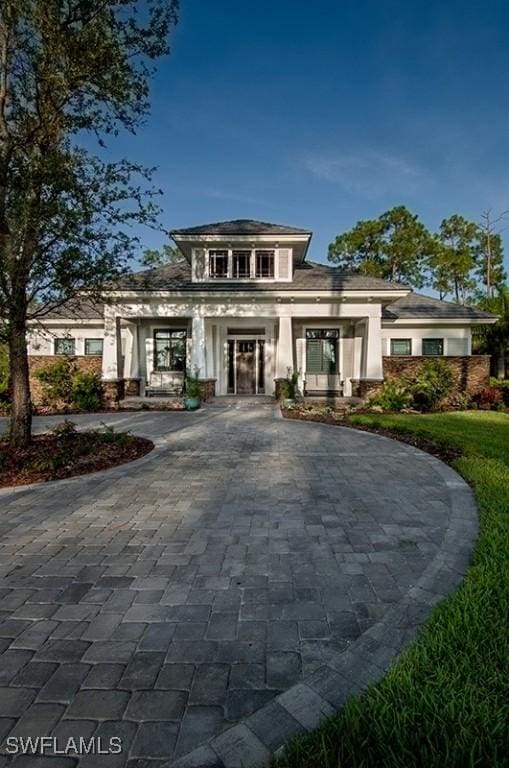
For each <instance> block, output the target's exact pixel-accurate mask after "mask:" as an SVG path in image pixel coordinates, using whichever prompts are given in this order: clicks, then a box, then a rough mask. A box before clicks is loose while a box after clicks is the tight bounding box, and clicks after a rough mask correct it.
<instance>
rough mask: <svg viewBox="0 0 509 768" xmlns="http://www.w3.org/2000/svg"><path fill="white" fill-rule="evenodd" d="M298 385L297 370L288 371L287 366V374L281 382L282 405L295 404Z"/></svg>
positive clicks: (286, 406)
mask: <svg viewBox="0 0 509 768" xmlns="http://www.w3.org/2000/svg"><path fill="white" fill-rule="evenodd" d="M298 385H299V371H293V373H292V372H291V371H290V368H288V375H287V377H286V380H285V382H284V383H283V390H282V391H283V405H284V407H285V408H288V407H289V406H291V405H295V400H296V397H297V394H298Z"/></svg>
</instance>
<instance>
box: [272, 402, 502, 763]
mask: <svg viewBox="0 0 509 768" xmlns="http://www.w3.org/2000/svg"><path fill="white" fill-rule="evenodd" d="M313 420H315V419H313ZM326 423H329V422H326ZM339 423H340V424H341V423H344V425H345V426H351V427H355V428H360V429H369V430H370V431H376V432H378V433H380V434H384V435H387V436H390V437H394V438H396V439H398V440H402V441H405V442H408V441H409V440H411V441H415V442H412V444H415V445H418V447H424V445H425V442H423V441H426V440H428V441H430V443H432V444H435V445H438V446H444V447H445V446H446V447H447V448H448V449H449V450H450V451H452V452H454V453H455V455H456V458H452V454H451V457H450V462H451V463H452V466H453V467H454V469H455V470H456V471H457V472H458V473H459V474H460V475H462V476H463V478H464V479H465V480H466V481H467V482H468V483H469V484H470V485H471V486H472V488H473V490H474V493H475V497H476V501H477V505H478V508H479V521H480V531H479V539H478V542H477V546H476V549H475V552H474V554H473V557H472V562H471V566H470V569H469V571H468V573H467V574H466V576H465V579H464V581H463V582H462V584H461V586H460V587H459V589H458V590H457V591H456V592H455V593H453V594H452V595H450V597H448V598H447V599H446V600H444V601H443V602H442V603H440V604H439V605H437V606H436V607H435V609H434V610H433V612H432V614H431V616H430V618H429V619H428V621H427V622H426V624H425V625H424V627H423V630H422V632H421V635H420V637H419V639H418V640H417V641H415V642H414V643H412V644H411V645H410V646H409V647H408V648H407V649H406V650H405V651H404V653H403V654H402V655H401V656H400V658H399V660H398V661H397V662H396V663H395V664H394V665H393V666H392V667H391V668H390V669H389V671H388V672H387V674H386V675H385V677H384V678H382V679H381V680H380V682H378V683H376V684H374V685H371V686H370V687H369V688H368V689H367V690H366V692H365V693H364V694H363V695H361V696H359V697H354V698H351V699H350V700H349V701H348V702H347V704H346V705H345V706H344V707H343V708H342V709H341V710H340V711H339V712H338V713H337V714H336V715H335V716H333V717H331V718H329V719H328V720H327V721H326V722H324V724H323V725H322V726H321V727H320V728H318V729H317V730H316V731H314V732H313V733H311V734H309V735H308V736H304V737H298V738H296V739H295V740H294V741H293V742H292V743H291V744H290V745H289V747H288V748H287V750H286V751H285V753H284V754H283V755H282V756H281V757H279V758H278V759H275V761H274V765H275V766H278V768H323V767H324V766H331V768H332V766H337V767H338V768H339V767H341V768H380V766H384V768H422V766H426V768H465V766H470V767H471V768H474V767H475V768H477V767H479V768H484V767H485V768H488V767H489V768H498V767H499V766H500V767H501V766H506V765H507V754H508V753H509V731H508V729H507V722H509V697H508V685H507V680H508V679H509V657H508V654H507V626H508V624H509V611H508V604H509V415H508V414H505V413H497V412H488V411H463V412H455V413H430V414H378V413H352V414H350V415H349V416H348V417H347V421H345V422H339ZM432 452H433V451H432Z"/></svg>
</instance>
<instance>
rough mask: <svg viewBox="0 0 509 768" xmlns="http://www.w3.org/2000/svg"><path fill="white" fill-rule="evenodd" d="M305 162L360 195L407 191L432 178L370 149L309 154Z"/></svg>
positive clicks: (317, 173) (310, 169)
mask: <svg viewBox="0 0 509 768" xmlns="http://www.w3.org/2000/svg"><path fill="white" fill-rule="evenodd" d="M302 162H303V166H304V168H305V169H306V170H307V171H308V172H309V173H311V174H312V175H313V176H315V177H316V178H318V179H323V180H325V181H329V182H330V183H331V184H337V185H339V186H341V187H343V188H344V189H345V190H346V191H347V192H349V193H351V194H355V195H359V196H361V197H369V198H372V197H382V196H384V195H386V194H388V193H389V194H392V195H394V194H396V195H403V194H408V193H411V192H414V191H416V190H417V189H419V188H420V187H421V186H422V185H423V184H424V183H426V182H428V181H429V177H428V174H427V173H426V171H425V170H424V169H422V168H419V167H418V166H417V165H414V164H412V163H410V162H408V161H407V160H405V159H404V158H402V157H397V156H395V155H389V154H385V153H382V152H379V151H375V150H371V149H369V150H363V151H362V152H352V153H349V154H343V155H338V154H332V153H328V154H327V153H309V154H307V155H305V156H304V158H303V161H302Z"/></svg>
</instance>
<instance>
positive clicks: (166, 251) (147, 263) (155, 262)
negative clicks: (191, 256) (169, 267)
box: [140, 244, 184, 267]
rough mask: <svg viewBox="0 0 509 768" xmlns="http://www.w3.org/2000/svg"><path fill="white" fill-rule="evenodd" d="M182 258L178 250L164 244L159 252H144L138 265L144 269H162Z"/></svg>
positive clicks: (155, 250) (154, 249) (151, 249)
mask: <svg viewBox="0 0 509 768" xmlns="http://www.w3.org/2000/svg"><path fill="white" fill-rule="evenodd" d="M183 258H184V257H183V256H182V254H181V252H180V251H179V249H178V248H175V247H174V246H172V245H168V244H165V245H163V247H162V248H161V249H160V250H157V249H156V248H147V249H146V250H144V251H143V256H142V257H141V260H140V263H141V264H142V265H143V266H144V267H163V266H164V265H165V264H176V263H177V262H178V261H182V259H183Z"/></svg>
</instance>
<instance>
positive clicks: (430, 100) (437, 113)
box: [115, 0, 509, 261]
mask: <svg viewBox="0 0 509 768" xmlns="http://www.w3.org/2000/svg"><path fill="white" fill-rule="evenodd" d="M181 3H182V8H181V17H180V23H179V25H178V27H177V29H176V30H175V32H174V34H173V40H172V54H171V56H170V57H169V58H168V59H167V60H165V61H164V62H161V63H160V64H159V69H158V73H157V76H156V78H155V80H154V83H153V88H152V112H151V115H150V117H149V119H148V121H147V123H146V125H145V126H144V127H143V128H142V129H140V131H139V132H138V135H137V136H136V137H134V138H127V137H124V138H122V140H121V141H120V144H119V146H118V147H115V153H116V152H117V151H118V152H119V153H120V154H126V153H128V154H129V156H130V157H132V158H135V159H136V160H138V161H141V162H143V163H145V164H146V165H156V166H158V170H157V173H156V176H155V180H156V184H157V185H158V186H160V187H161V189H162V190H163V191H164V197H163V198H162V206H163V209H164V213H163V216H162V223H163V224H164V226H165V227H166V228H167V229H171V228H173V227H186V226H192V225H197V224H202V223H206V222H211V221H218V220H223V219H235V218H254V219H262V220H267V221H274V222H277V223H286V224H291V225H294V226H299V227H309V228H310V229H312V230H313V232H314V237H313V241H312V247H311V252H310V255H309V258H311V259H313V260H315V261H326V257H327V246H328V243H329V242H330V241H331V239H333V238H334V236H335V235H336V234H337V233H339V232H342V231H344V230H345V229H348V228H350V227H351V226H353V224H355V222H356V221H357V220H358V219H362V218H367V217H375V216H378V215H379V214H380V213H382V212H383V211H385V210H387V209H388V208H390V207H392V206H393V205H397V204H405V205H407V206H408V207H409V208H410V209H411V210H412V211H414V212H415V213H418V214H419V215H420V216H421V218H422V220H423V221H424V223H425V224H426V225H427V226H429V227H430V228H436V227H437V226H438V224H439V223H440V220H441V219H442V218H444V217H446V216H449V215H451V214H453V213H461V214H463V215H465V216H467V217H469V218H472V219H476V220H477V219H479V216H480V214H481V212H482V211H483V210H485V209H486V208H489V207H492V208H493V209H494V211H495V212H500V211H501V210H502V209H504V208H509V175H508V173H507V161H508V155H509V152H508V149H509V147H508V144H509V130H508V127H509V100H508V99H507V98H506V89H507V75H508V70H509V67H508V65H509V46H508V45H507V32H508V23H509V7H508V6H507V3H505V2H503V0H484V2H477V1H475V2H474V1H473V0H463V1H462V2H458V1H457V0H445V2H444V0H428V1H427V2H426V3H423V2H419V3H418V2H410V3H409V2H408V0H407V1H406V2H400V1H399V0H385V1H384V2H383V3H382V2H379V0H317V1H316V2H315V3H307V2H304V1H303V0H258V2H253V1H252V0H251V1H247V2H246V0H244V2H239V0H221V1H220V2H211V0H181ZM143 237H144V241H145V243H146V245H147V247H148V246H150V247H158V246H160V245H161V244H162V243H163V242H164V236H162V235H161V234H158V233H152V232H150V231H148V232H147V231H144V233H143ZM508 250H509V247H508Z"/></svg>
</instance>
